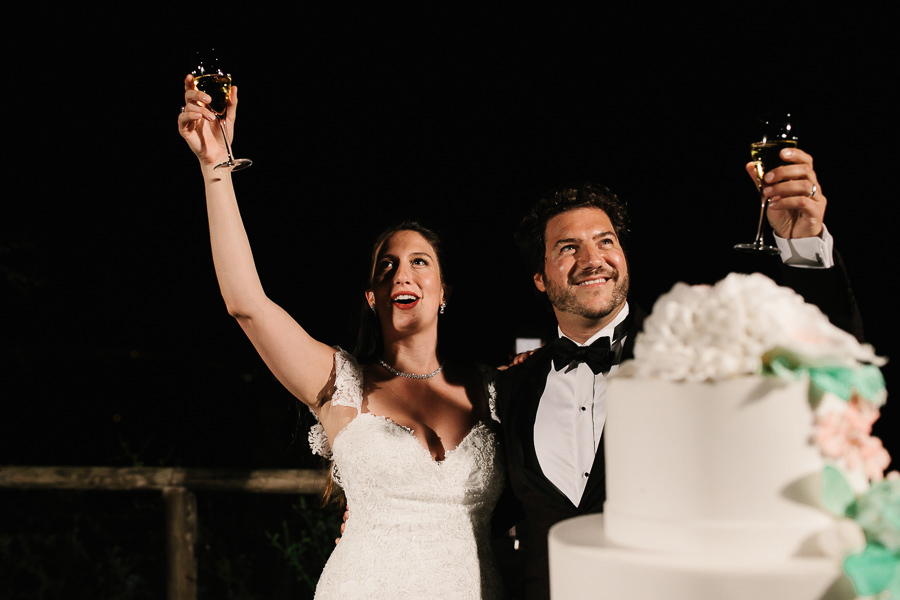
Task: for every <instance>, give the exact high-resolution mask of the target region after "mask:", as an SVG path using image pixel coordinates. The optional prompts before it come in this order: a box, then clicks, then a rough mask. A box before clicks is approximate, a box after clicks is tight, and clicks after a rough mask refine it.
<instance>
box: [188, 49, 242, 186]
mask: <svg viewBox="0 0 900 600" xmlns="http://www.w3.org/2000/svg"><path fill="white" fill-rule="evenodd" d="M220 57H221V54H220V53H216V51H215V50H204V51H201V52H198V53H197V55H196V57H195V61H194V63H195V64H194V67H193V68H192V69H191V75H193V77H194V87H195V88H196V89H198V90H200V91H201V92H203V93H204V94H206V95H207V96H209V97H210V98H212V102H210V103H209V104H208V105H207V107H206V108H208V109H209V110H211V111H213V113H215V115H216V121H218V122H219V128H220V129H221V130H222V139H223V141H224V142H225V151H226V152H227V153H228V160H226V161H225V162H223V163H220V164H218V165H216V167H215V168H216V169H217V170H223V171H240V170H241V169H246V168H247V167H249V166H250V165H252V164H253V161H252V160H250V159H249V158H238V159H234V158H233V157H232V156H231V145H230V144H229V143H228V135H227V133H226V132H225V112H226V111H227V109H228V97H229V95H230V94H231V74H229V73H228V72H226V71H225V70H224V69H223V68H222V67H221V65H220V64H219V63H220V62H221V61H220Z"/></svg>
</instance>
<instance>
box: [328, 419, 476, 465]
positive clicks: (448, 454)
mask: <svg viewBox="0 0 900 600" xmlns="http://www.w3.org/2000/svg"><path fill="white" fill-rule="evenodd" d="M363 415H366V416H369V417H372V418H374V419H378V420H380V421H384V422H386V423H389V424H390V425H392V426H393V427H396V428H398V429H401V430H403V431H404V432H405V433H406V434H407V435H408V436H409V438H410V439H411V440H412V441H413V442H415V444H416V446H418V447H419V449H420V450H421V451H422V453H423V455H424V456H425V457H427V458H428V460H429V461H430V462H432V463H434V464H436V465H442V464H444V463H445V462H447V460H448V459H449V458H450V457H451V456H452V455H453V454H455V453H456V451H457V450H459V449H460V448H462V447H463V446H464V445H465V444H466V443H467V442H468V441H469V440H470V439H472V436H473V434H474V433H475V431H476V430H481V429H484V428H485V427H487V424H486V423H485V421H484V419H479V420H478V421H477V422H476V423H475V424H474V425H472V427H471V428H469V431H468V432H467V433H466V435H465V436H463V438H462V439H461V440H460V441H459V443H458V444H457V445H456V446H454V447H453V448H451V449H450V450H446V451H445V452H444V458H443V459H436V458H434V457H433V456H432V455H431V451H430V450H429V449H428V448H426V447H425V446H423V445H422V442H421V441H419V438H417V437H416V435H415V430H414V429H412V428H411V427H407V426H406V425H401V424H400V423H397V422H396V421H394V420H393V419H391V418H390V417H386V416H384V415H376V414H374V413H370V412H360V413H359V414H357V415H356V416H355V417H353V419H352V420H351V421H350V422H349V423H347V424H346V425H344V427H343V428H342V429H341V430H340V431H338V432H337V434H336V435H335V436H334V442H332V444H331V447H332V449H334V447H335V445H336V444H337V443H338V440H339V439H340V438H341V435H342V434H343V433H344V432H345V431H346V430H347V429H348V428H349V427H350V426H351V425H352V424H353V423H355V422H356V421H358V420H359V418H360V417H361V416H363Z"/></svg>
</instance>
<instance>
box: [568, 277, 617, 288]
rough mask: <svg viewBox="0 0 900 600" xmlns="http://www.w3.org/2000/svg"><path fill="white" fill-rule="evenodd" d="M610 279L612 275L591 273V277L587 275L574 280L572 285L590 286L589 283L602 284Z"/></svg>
mask: <svg viewBox="0 0 900 600" xmlns="http://www.w3.org/2000/svg"><path fill="white" fill-rule="evenodd" d="M612 280H613V276H612V275H592V276H591V277H589V278H587V279H582V280H581V281H576V282H574V285H577V286H581V287H587V286H591V285H602V284H604V283H606V282H607V281H612Z"/></svg>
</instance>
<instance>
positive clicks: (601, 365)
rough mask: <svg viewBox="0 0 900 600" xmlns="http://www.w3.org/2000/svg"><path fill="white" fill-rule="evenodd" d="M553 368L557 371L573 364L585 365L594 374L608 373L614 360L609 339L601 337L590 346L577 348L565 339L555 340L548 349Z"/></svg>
mask: <svg viewBox="0 0 900 600" xmlns="http://www.w3.org/2000/svg"><path fill="white" fill-rule="evenodd" d="M550 354H551V356H552V357H553V367H554V368H555V369H556V370H557V371H559V370H561V369H562V368H563V367H566V366H568V365H570V364H572V363H573V362H575V363H582V362H583V363H585V364H587V366H589V367H590V368H591V371H593V372H594V375H596V374H597V373H602V372H603V371H609V369H610V367H612V365H613V360H614V359H615V353H614V352H610V350H609V338H608V337H602V338H599V339H598V340H596V341H595V342H594V343H593V344H591V345H590V346H579V345H578V344H576V343H575V342H573V341H572V340H570V339H569V338H567V337H560V338H557V339H556V341H554V342H553V345H552V346H551V347H550Z"/></svg>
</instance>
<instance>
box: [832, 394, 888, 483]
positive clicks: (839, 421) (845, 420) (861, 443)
mask: <svg viewBox="0 0 900 600" xmlns="http://www.w3.org/2000/svg"><path fill="white" fill-rule="evenodd" d="M878 417H879V411H878V409H877V408H875V407H874V406H872V404H870V403H869V402H865V401H861V400H860V399H859V398H858V397H856V396H854V397H853V398H852V399H851V400H850V402H848V403H847V405H846V410H844V411H830V412H829V413H827V414H826V415H824V416H822V417H821V418H820V419H819V420H818V422H817V424H816V425H817V429H816V434H815V440H816V444H818V446H819V449H820V450H821V451H822V454H824V455H825V456H827V457H829V458H834V459H843V460H844V461H845V463H846V465H847V468H849V469H857V468H860V467H861V468H862V470H863V471H864V472H865V474H866V477H867V478H869V479H870V480H872V481H881V480H882V479H884V470H885V469H887V467H888V465H890V463H891V457H890V455H889V454H888V452H887V450H885V449H884V445H883V444H882V443H881V440H880V439H878V438H876V437H873V436H872V425H873V424H874V423H875V421H877V420H878Z"/></svg>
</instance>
